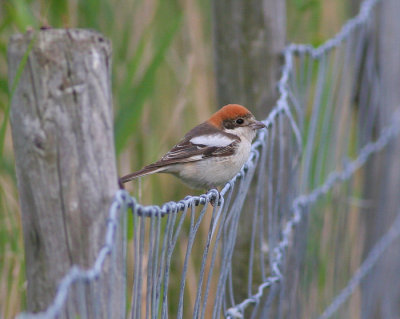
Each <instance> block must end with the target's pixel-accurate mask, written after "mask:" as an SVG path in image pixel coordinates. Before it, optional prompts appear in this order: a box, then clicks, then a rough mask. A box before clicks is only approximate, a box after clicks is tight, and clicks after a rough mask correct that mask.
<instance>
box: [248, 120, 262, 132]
mask: <svg viewBox="0 0 400 319" xmlns="http://www.w3.org/2000/svg"><path fill="white" fill-rule="evenodd" d="M250 127H251V128H252V129H254V130H259V129H261V128H264V127H266V126H265V124H264V123H263V122H260V121H254V122H253V123H251V124H250Z"/></svg>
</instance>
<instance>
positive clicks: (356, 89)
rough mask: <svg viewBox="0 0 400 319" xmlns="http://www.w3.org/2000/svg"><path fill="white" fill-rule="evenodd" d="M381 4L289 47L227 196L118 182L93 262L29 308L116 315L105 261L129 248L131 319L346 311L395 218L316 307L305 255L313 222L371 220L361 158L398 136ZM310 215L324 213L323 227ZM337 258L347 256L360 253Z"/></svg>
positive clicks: (394, 234) (399, 225)
mask: <svg viewBox="0 0 400 319" xmlns="http://www.w3.org/2000/svg"><path fill="white" fill-rule="evenodd" d="M379 2H380V1H379V0H367V1H365V2H364V3H363V5H362V7H361V11H360V13H359V14H358V15H357V16H356V17H355V18H353V19H351V20H349V21H348V22H347V23H346V24H345V25H344V27H343V28H342V30H341V31H340V32H339V33H338V34H337V35H336V36H335V37H333V38H332V39H330V40H328V41H327V42H326V43H325V44H323V45H322V46H320V47H318V48H316V49H314V48H313V47H311V46H310V45H289V46H288V47H287V48H286V50H285V52H284V58H285V60H284V66H283V70H282V77H281V79H280V81H279V83H278V89H279V92H280V98H279V100H278V102H277V105H276V107H275V108H274V109H273V110H272V112H271V113H270V114H269V116H268V117H267V118H266V119H265V120H264V123H265V124H266V125H267V127H268V129H266V130H262V131H261V132H260V133H259V135H258V137H257V139H256V141H255V143H254V144H253V148H252V152H251V156H250V158H249V160H248V162H247V163H246V164H245V165H244V167H243V168H242V170H241V171H240V172H239V173H238V175H237V176H235V177H234V178H233V179H232V180H231V181H230V182H229V183H227V184H226V185H225V186H224V187H223V189H222V190H221V191H220V192H219V193H218V192H217V191H216V190H211V191H209V192H208V193H207V194H203V195H200V196H188V197H186V198H185V199H183V200H181V201H179V202H169V203H165V204H164V205H162V206H142V205H140V204H138V203H137V202H136V200H135V199H134V198H132V197H131V196H130V195H129V194H128V193H127V192H125V191H119V192H117V194H116V195H115V198H114V201H113V203H112V205H111V208H110V215H109V219H108V221H107V223H108V226H107V232H106V234H105V244H104V246H103V248H102V249H101V251H100V252H99V254H98V257H97V259H96V262H95V264H94V266H93V267H92V268H91V269H89V270H83V269H80V268H79V267H73V268H72V269H71V270H70V272H69V273H68V274H67V275H66V276H65V277H64V279H63V280H62V281H61V283H60V285H59V288H58V291H57V294H56V297H55V299H54V302H53V303H52V304H51V305H50V306H49V307H48V308H47V310H46V311H44V312H42V313H38V314H28V313H23V314H20V315H19V316H18V318H58V317H61V316H64V315H65V316H66V317H69V318H72V317H79V318H104V317H107V318H110V317H111V314H110V312H109V311H110V309H111V307H112V305H100V304H99V301H98V300H99V298H97V297H96V296H97V295H96V294H98V289H99V287H100V286H101V285H102V280H101V278H102V274H103V273H104V272H105V271H107V272H108V273H109V274H111V276H109V277H108V279H107V280H110V282H112V281H113V265H115V263H116V253H115V252H116V251H117V250H118V249H119V248H120V245H123V251H124V252H125V255H124V262H125V263H126V264H128V267H127V269H132V270H131V271H130V272H127V273H125V274H124V277H125V282H126V284H127V287H128V289H126V292H124V295H123V298H125V299H126V300H128V302H127V306H126V313H124V317H129V318H168V317H173V318H175V317H176V318H189V317H192V318H221V317H225V318H232V319H233V318H268V317H271V318H287V317H290V318H301V317H304V318H306V317H307V318H312V317H318V316H317V315H316V314H321V315H320V316H319V318H330V317H331V316H332V315H334V314H336V313H338V311H339V310H340V309H341V307H342V306H343V304H344V303H345V302H346V301H348V299H349V298H350V297H351V295H352V294H353V293H354V292H355V290H356V288H357V287H358V286H359V285H360V283H361V282H362V280H363V278H365V276H366V275H367V274H368V273H369V272H371V271H372V270H373V269H374V265H376V264H377V263H378V262H379V260H380V258H381V256H382V254H383V253H384V252H385V251H386V250H387V249H388V247H389V246H390V245H391V244H393V242H394V241H395V240H396V239H397V238H398V237H399V235H400V219H399V217H397V219H396V220H395V222H394V223H393V225H392V227H391V228H390V229H389V230H388V231H387V232H386V233H385V234H383V235H382V237H381V239H380V240H379V241H378V242H377V243H376V245H375V246H374V247H373V248H372V249H371V251H370V253H369V254H368V255H367V256H366V258H365V259H364V262H359V263H358V264H357V263H355V262H354V260H353V259H352V260H353V261H352V262H351V264H352V267H350V269H351V270H356V269H357V265H359V264H361V265H360V266H359V268H358V269H357V270H356V271H355V272H354V276H353V277H351V273H349V271H347V272H346V274H345V275H343V276H341V277H343V278H344V279H343V280H341V281H339V282H337V283H335V282H334V279H331V281H329V280H328V279H326V280H325V284H326V286H329V284H330V283H331V284H332V285H331V286H332V287H333V291H330V293H329V294H328V293H325V295H327V296H324V298H323V299H319V298H314V299H317V302H314V303H313V302H309V303H308V304H307V305H306V303H307V301H306V299H307V298H310V297H312V296H313V291H315V285H314V284H313V280H314V279H312V278H311V279H310V274H309V272H307V269H306V270H304V266H302V265H303V264H304V260H305V259H307V256H308V255H310V253H309V252H308V251H309V250H310V246H312V245H313V243H318V241H319V240H320V239H321V237H320V233H319V232H316V234H317V236H316V237H315V238H311V236H313V234H314V233H313V228H314V227H316V228H321V227H326V225H329V223H326V221H323V222H321V218H330V219H332V220H333V219H335V218H336V219H338V220H340V222H339V223H336V224H337V225H341V224H342V225H343V224H347V223H349V220H350V217H351V218H354V216H358V218H360V217H359V215H360V209H355V208H354V206H357V205H352V204H348V202H347V200H348V199H349V198H350V199H354V200H355V201H357V202H360V201H362V195H360V189H361V188H362V186H361V185H362V183H361V182H360V181H359V180H360V179H361V178H360V176H362V174H363V170H362V168H363V166H364V164H365V163H366V162H367V161H368V160H369V159H370V158H371V156H373V155H374V154H376V153H379V152H381V151H383V150H385V149H387V148H388V145H390V144H391V143H393V142H394V141H396V139H397V137H398V135H399V130H400V129H399V127H400V125H399V121H398V118H399V115H398V114H393V115H392V116H391V118H392V122H390V123H387V122H385V121H384V120H383V119H382V116H381V110H380V108H381V104H382V103H381V95H380V91H379V76H380V75H379V70H378V68H377V65H376V59H377V53H376V43H375V41H376V39H375V37H374V30H375V26H376V11H377V5H378V3H379ZM340 199H345V203H344V204H343V203H341V202H340ZM358 206H362V205H361V204H360V205H358ZM127 210H128V211H129V210H131V214H132V215H130V216H131V217H132V218H130V217H129V216H128V215H127V214H126V211H127ZM340 212H341V215H340ZM321 215H324V216H321ZM339 215H340V216H339ZM397 215H398V216H400V214H397ZM313 216H316V219H317V220H318V218H320V220H319V221H320V223H319V224H318V225H315V222H313V220H312V217H313ZM128 217H129V218H128ZM357 221H360V219H357ZM336 224H335V225H336ZM249 227H250V229H251V232H250V234H251V236H250V238H242V234H243V233H242V229H243V228H246V229H249ZM127 229H128V230H127ZM130 229H133V231H132V232H131V231H130ZM337 232H338V230H337V229H332V230H331V231H330V232H329V231H328V232H325V234H326V233H330V234H335V233H337ZM248 233H249V232H246V234H248ZM339 234H341V233H340V231H339ZM335 236H338V234H336V235H335ZM307 237H308V239H307ZM238 238H240V239H241V240H240V244H239V241H238ZM332 238H333V237H332ZM346 238H347V237H345V236H343V238H342V239H343V241H344V242H343V247H345V246H346V245H347V244H348V242H347V239H346ZM330 240H331V237H329V238H328V239H326V238H325V241H327V242H329V241H330ZM353 240H354V239H353ZM310 242H311V244H310ZM321 242H323V239H321ZM349 247H351V249H353V248H354V247H355V246H354V245H353V246H349ZM357 247H358V246H357ZM358 249H359V248H358ZM311 250H312V249H311ZM341 250H343V249H341ZM349 254H350V255H351V254H352V252H349ZM317 255H318V254H315V253H314V254H313V253H311V257H313V258H317V259H318V258H319V256H317ZM340 258H341V259H340V261H341V264H348V263H349V260H347V259H346V258H347V257H340ZM350 261H351V260H350ZM357 261H361V259H360V258H358V259H357ZM328 263H330V264H332V265H333V266H332V269H328V270H327V268H324V270H327V272H328V273H329V272H337V271H338V268H339V270H340V269H342V268H340V267H335V261H332V260H329V261H328ZM306 264H307V263H306ZM354 264H355V265H354ZM336 275H337V274H336ZM307 276H308V277H307ZM304 277H307V278H308V279H307V278H306V279H304ZM346 278H348V279H349V281H348V282H345V279H346ZM338 285H342V286H340V287H338ZM110 286H111V287H112V285H110ZM343 287H344V288H343ZM300 289H301V292H302V294H303V295H304V297H302V298H299V296H298V294H299V291H300ZM108 293H109V294H110V295H111V294H113V293H115V292H114V291H112V289H111V291H109V292H108ZM335 293H337V294H338V295H337V296H336V297H335ZM125 294H126V295H125ZM314 294H315V292H314ZM71 296H78V297H77V298H72V297H71ZM311 299H312V298H311ZM110 300H111V298H110ZM89 301H91V306H90V307H89V306H88V304H89ZM298 303H303V305H302V307H301V308H298V306H297V304H298ZM357 305H358V306H359V304H357ZM326 306H327V308H324V307H326ZM299 309H300V310H299ZM352 309H353V308H351V307H350V310H348V311H353V310H352ZM293 313H296V316H293V315H291V314H293ZM345 317H349V316H348V315H347V316H345Z"/></svg>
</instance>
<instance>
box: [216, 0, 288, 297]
mask: <svg viewBox="0 0 400 319" xmlns="http://www.w3.org/2000/svg"><path fill="white" fill-rule="evenodd" d="M213 15H214V19H213V20H214V21H213V22H214V52H215V70H216V79H217V96H218V105H220V106H223V105H225V104H228V103H239V104H243V105H244V106H246V107H248V108H249V109H250V110H251V111H252V112H253V113H254V114H255V116H256V117H257V118H258V119H264V118H266V116H267V115H268V114H269V112H270V111H271V109H272V108H273V107H274V106H275V104H276V100H277V97H278V90H277V83H278V80H279V78H280V71H281V62H282V52H283V49H284V46H285V40H286V7H285V1H282V0H255V1H248V0H237V1H230V0H215V1H214V2H213ZM253 190H254V188H253ZM252 193H254V192H252ZM251 196H252V195H251ZM252 202H253V201H252V200H251V199H248V200H247V203H246V204H249V205H252V204H251V203H252ZM246 208H247V209H245V211H244V213H246V212H248V211H250V210H252V209H254V206H253V208H251V207H250V206H248V205H247V206H246ZM251 220H252V218H242V220H241V223H240V225H241V226H240V229H239V234H238V237H237V242H236V246H235V254H234V258H235V263H234V264H235V267H234V269H233V275H232V278H233V280H234V286H235V287H242V289H238V291H241V293H238V294H236V295H235V297H236V298H237V299H238V300H241V299H242V298H245V297H247V294H246V288H245V287H247V267H248V256H249V248H248V247H249V243H250V240H251V231H252V227H251Z"/></svg>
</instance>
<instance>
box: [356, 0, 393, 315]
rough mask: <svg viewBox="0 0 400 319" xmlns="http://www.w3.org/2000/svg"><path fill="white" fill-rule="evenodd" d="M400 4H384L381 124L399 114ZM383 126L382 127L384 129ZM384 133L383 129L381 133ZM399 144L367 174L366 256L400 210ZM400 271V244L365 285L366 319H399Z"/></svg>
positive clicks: (373, 162) (381, 21)
mask: <svg viewBox="0 0 400 319" xmlns="http://www.w3.org/2000/svg"><path fill="white" fill-rule="evenodd" d="M399 12H400V2H399V1H398V0H385V1H382V2H381V5H380V11H379V14H378V17H379V19H378V21H379V23H378V28H377V32H376V36H377V43H378V45H377V49H378V58H377V59H378V66H379V74H380V76H381V79H380V83H379V88H380V91H379V97H380V98H379V101H380V104H379V117H380V118H379V123H378V125H381V126H386V125H389V124H390V123H391V122H392V121H393V119H394V118H395V117H397V118H398V117H399V116H400V115H399V112H400V90H399V88H400V38H399V34H400V20H399V19H398V15H399ZM381 128H382V127H380V129H381ZM378 131H379V129H378ZM399 159H400V139H399V138H397V139H396V140H394V141H393V142H391V143H390V144H389V145H388V146H387V147H386V148H385V150H384V151H383V153H381V154H378V155H376V156H374V157H373V158H372V159H371V161H369V162H368V163H367V166H366V170H365V177H364V178H365V182H364V185H365V188H364V197H365V198H366V199H367V200H368V202H369V203H370V205H369V209H366V211H365V214H363V216H364V217H365V225H366V236H365V237H366V243H365V246H364V256H367V254H368V253H369V251H370V250H371V248H372V247H373V245H374V244H375V243H376V242H377V240H378V239H379V238H380V237H381V236H382V235H383V234H384V233H385V232H386V231H387V229H388V228H389V227H390V225H391V224H392V223H393V220H394V218H395V216H396V214H397V213H398V211H399V207H400V197H399V194H400V160H399ZM399 269H400V252H399V250H398V245H397V244H396V245H393V247H390V248H389V249H388V251H387V252H386V253H385V255H384V257H383V258H382V260H381V261H380V263H379V264H378V266H377V267H376V268H375V269H374V271H373V272H371V274H370V275H369V276H368V278H366V279H365V280H364V283H363V286H362V314H361V316H362V318H365V319H369V318H385V317H386V318H398V317H399V316H400V303H399V300H400V289H399V286H398V285H397V284H393V281H396V280H397V278H398V271H399Z"/></svg>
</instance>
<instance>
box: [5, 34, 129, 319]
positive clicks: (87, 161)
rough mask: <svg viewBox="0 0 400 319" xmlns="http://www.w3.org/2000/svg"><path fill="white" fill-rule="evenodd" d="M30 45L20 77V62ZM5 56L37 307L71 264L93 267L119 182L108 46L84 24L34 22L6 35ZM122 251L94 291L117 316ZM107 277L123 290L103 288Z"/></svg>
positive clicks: (32, 299) (31, 297)
mask: <svg viewBox="0 0 400 319" xmlns="http://www.w3.org/2000/svg"><path fill="white" fill-rule="evenodd" d="M29 50H30V52H29V55H28V58H27V61H26V64H25V67H24V69H23V71H22V73H21V75H20V76H19V75H18V71H17V70H18V67H19V64H20V62H21V60H23V57H24V54H25V53H26V52H27V51H29ZM8 61H9V83H10V87H13V84H14V83H16V87H15V91H14V94H13V97H12V105H11V126H12V137H13V143H14V151H15V159H16V172H17V181H18V190H19V196H20V198H19V200H20V204H21V211H22V224H23V234H24V243H25V260H26V275H27V282H28V286H27V307H28V309H27V310H29V311H34V312H37V311H41V310H44V309H46V307H47V306H48V305H49V304H50V303H51V302H52V301H53V298H54V295H55V292H56V288H57V286H58V283H59V281H60V279H61V278H62V277H63V276H64V275H65V274H66V273H67V271H68V270H69V269H70V267H71V266H72V265H79V266H81V267H83V268H89V267H91V266H92V265H93V262H94V260H95V258H96V256H97V254H98V252H99V250H100V249H101V247H102V245H103V244H104V237H105V228H106V220H107V216H108V210H109V206H110V203H111V199H112V197H113V195H114V193H115V191H116V190H117V188H118V186H117V170H116V160H115V151H114V137H113V109H112V98H111V86H110V71H111V46H110V43H109V41H108V40H106V39H105V38H104V37H103V36H102V35H101V34H99V33H96V32H93V31H88V30H78V29H71V30H64V29H62V30H60V29H48V30H42V31H38V32H32V31H31V32H27V33H26V34H17V35H14V36H12V37H11V39H10V42H9V48H8ZM121 246H122V245H121ZM121 256H122V250H119V251H118V252H117V260H118V262H117V268H116V269H115V273H114V274H113V282H112V283H111V282H110V280H104V281H102V283H101V285H100V286H99V287H100V288H99V290H100V291H99V292H98V296H99V298H100V300H97V302H98V304H99V305H101V306H102V307H103V305H104V304H108V305H109V304H110V302H111V304H112V305H113V308H112V318H121V316H122V315H121V314H122V313H124V307H125V300H123V299H124V298H122V297H121V296H123V295H122V292H123V289H124V288H123V287H124V286H123V270H122V269H123V264H122V258H121ZM120 260H121V261H120ZM107 276H108V273H107V271H106V272H105V278H107ZM111 284H112V285H114V286H113V291H114V292H116V291H120V292H121V295H120V296H119V295H118V293H115V294H114V295H113V296H112V297H107V296H108V293H107V289H109V288H110V287H109V286H110V285H111ZM110 298H112V300H111V301H110V300H109V299H110ZM106 301H107V303H105V302H106ZM100 313H101V317H102V318H103V317H105V316H106V313H103V312H102V310H101V309H100Z"/></svg>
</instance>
